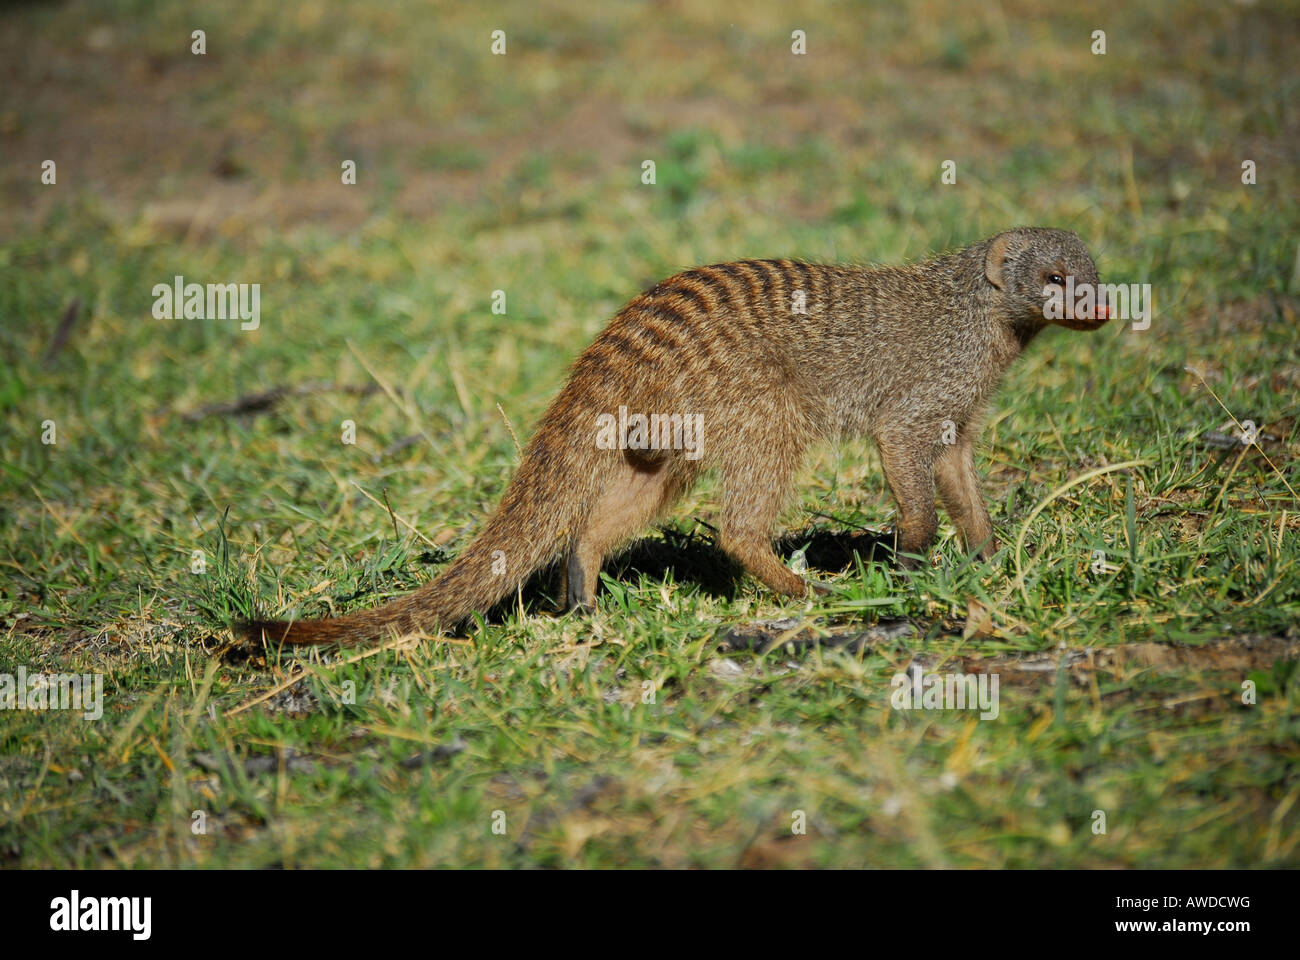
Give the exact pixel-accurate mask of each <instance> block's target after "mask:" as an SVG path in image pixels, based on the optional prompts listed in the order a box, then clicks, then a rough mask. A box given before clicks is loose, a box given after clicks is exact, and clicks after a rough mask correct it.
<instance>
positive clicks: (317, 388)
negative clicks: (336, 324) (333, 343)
mask: <svg viewBox="0 0 1300 960" xmlns="http://www.w3.org/2000/svg"><path fill="white" fill-rule="evenodd" d="M378 389H379V388H378V387H377V386H376V385H375V384H373V383H366V384H345V383H321V382H319V381H315V382H312V383H301V384H298V385H297V386H296V387H294V386H288V385H284V386H279V387H272V388H271V389H270V390H263V391H261V392H260V393H246V394H244V395H243V396H242V397H239V398H237V399H235V400H231V401H229V402H227V403H209V404H206V405H205V406H202V407H199V408H198V409H197V410H191V411H189V412H188V413H182V414H181V418H182V419H183V420H185V421H187V422H189V423H194V422H195V421H197V420H202V419H204V418H205V417H213V416H229V415H231V414H245V413H264V412H266V411H267V410H270V409H271V408H272V407H274V406H275V405H276V404H277V403H279V402H280V401H281V400H283V399H284V398H285V397H302V396H306V395H308V394H312V393H328V392H331V391H336V392H339V393H350V394H354V395H355V396H360V397H365V396H369V395H370V394H372V393H374V392H375V391H376V390H378Z"/></svg>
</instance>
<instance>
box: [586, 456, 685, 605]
mask: <svg viewBox="0 0 1300 960" xmlns="http://www.w3.org/2000/svg"><path fill="white" fill-rule="evenodd" d="M690 478H691V474H690V471H689V470H688V469H683V468H682V466H681V465H680V463H677V462H674V461H673V460H671V459H669V458H667V457H661V458H658V459H646V458H641V457H638V456H635V455H633V454H632V453H630V452H629V453H627V454H626V455H625V456H624V462H623V464H622V465H621V466H620V468H619V471H618V473H617V474H616V475H615V477H614V479H613V480H612V481H611V482H610V483H609V485H608V486H607V487H606V488H605V490H604V492H603V493H602V494H601V495H600V498H599V499H598V500H597V501H596V503H595V504H594V505H593V506H592V508H591V510H590V512H589V513H588V514H587V517H586V518H585V520H584V521H583V524H582V526H581V527H580V528H579V529H578V531H577V532H576V533H575V534H574V535H573V536H572V537H570V539H569V554H568V557H567V558H566V560H565V564H564V574H563V578H564V599H565V605H566V606H567V607H568V608H569V609H570V610H580V611H584V612H590V611H592V610H593V609H595V606H596V586H597V584H598V583H599V581H600V566H601V564H602V563H603V562H604V560H605V557H606V556H608V555H609V553H610V551H611V550H613V549H614V548H615V547H616V546H618V545H619V544H620V543H622V542H624V541H625V540H628V539H629V538H631V537H633V536H635V535H636V534H637V533H638V532H640V531H641V530H642V529H644V528H645V527H646V526H647V525H649V524H650V522H651V521H652V520H654V518H655V517H656V516H658V515H659V514H660V513H662V512H663V511H664V510H666V509H668V508H669V507H670V506H672V505H673V503H674V502H675V501H676V500H677V499H678V498H679V497H680V496H681V495H682V493H683V492H684V490H685V488H686V486H688V485H689V483H690Z"/></svg>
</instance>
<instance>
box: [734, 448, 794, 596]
mask: <svg viewBox="0 0 1300 960" xmlns="http://www.w3.org/2000/svg"><path fill="white" fill-rule="evenodd" d="M746 446H747V448H748V449H750V450H752V451H755V453H756V454H760V453H761V454H762V455H763V456H764V460H763V462H761V463H759V462H753V463H747V462H744V461H735V460H733V461H732V462H730V463H728V464H726V465H725V466H724V468H723V475H722V489H723V499H722V514H721V517H720V518H719V524H718V546H720V547H721V548H722V549H723V551H724V552H725V553H726V554H727V555H728V556H729V557H731V559H733V560H735V561H736V562H737V563H739V564H740V565H741V566H742V567H744V568H745V571H746V572H747V573H749V574H751V575H753V576H754V577H756V578H757V579H758V580H760V581H761V582H762V583H764V584H765V585H766V586H767V587H768V588H769V589H770V590H772V591H773V592H775V593H778V594H781V595H782V596H787V597H802V596H805V595H806V594H807V593H808V583H807V582H806V581H805V580H804V578H803V577H801V576H799V574H797V573H795V572H794V571H793V570H791V569H790V568H789V567H787V566H786V565H785V564H783V563H782V562H781V559H780V558H779V557H778V556H777V555H776V551H775V550H773V549H772V529H773V526H774V525H775V523H776V519H777V516H778V515H779V514H780V512H781V507H782V505H783V504H784V502H785V498H786V495H787V493H788V491H789V475H790V472H792V466H791V463H792V462H793V458H791V460H790V461H785V462H783V461H782V459H781V457H780V456H778V455H774V451H772V450H770V449H767V448H764V447H763V446H760V445H758V444H751V445H746Z"/></svg>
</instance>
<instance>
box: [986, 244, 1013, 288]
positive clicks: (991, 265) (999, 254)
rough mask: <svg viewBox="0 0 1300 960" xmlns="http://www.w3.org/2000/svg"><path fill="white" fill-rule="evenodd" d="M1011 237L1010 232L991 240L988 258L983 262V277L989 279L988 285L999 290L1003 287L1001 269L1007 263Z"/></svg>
mask: <svg viewBox="0 0 1300 960" xmlns="http://www.w3.org/2000/svg"><path fill="white" fill-rule="evenodd" d="M1012 237H1013V233H1012V231H1010V230H1008V231H1007V232H1006V233H999V234H998V235H997V236H996V237H994V238H993V243H992V244H990V246H989V252H988V256H987V257H986V258H985V260H984V276H986V277H988V278H989V283H991V284H993V286H995V287H997V288H998V289H999V290H1001V289H1003V287H1004V286H1005V283H1006V282H1005V281H1004V280H1003V278H1002V267H1003V265H1004V264H1005V263H1006V262H1007V254H1008V253H1010V250H1009V249H1008V247H1009V245H1010V243H1011V240H1012Z"/></svg>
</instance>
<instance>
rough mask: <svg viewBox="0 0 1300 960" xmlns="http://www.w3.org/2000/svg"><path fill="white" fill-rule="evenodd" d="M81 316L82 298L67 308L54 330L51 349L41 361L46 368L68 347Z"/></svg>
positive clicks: (77, 298)
mask: <svg viewBox="0 0 1300 960" xmlns="http://www.w3.org/2000/svg"><path fill="white" fill-rule="evenodd" d="M80 314H81V298H80V297H73V298H72V301H71V302H70V303H69V304H68V306H67V308H66V309H64V311H63V318H62V319H61V320H60V321H59V325H58V327H56V328H55V330H54V339H52V340H51V341H50V346H49V349H48V350H46V351H45V359H44V360H42V361H41V363H42V364H44V365H45V366H47V367H48V366H49V365H50V362H51V361H52V360H53V359H54V358H55V357H56V356H57V355H58V354H59V352H60V351H61V350H62V349H63V348H64V347H66V346H67V345H68V339H69V338H70V337H71V335H72V328H73V327H75V326H76V325H77V317H78V316H80Z"/></svg>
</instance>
